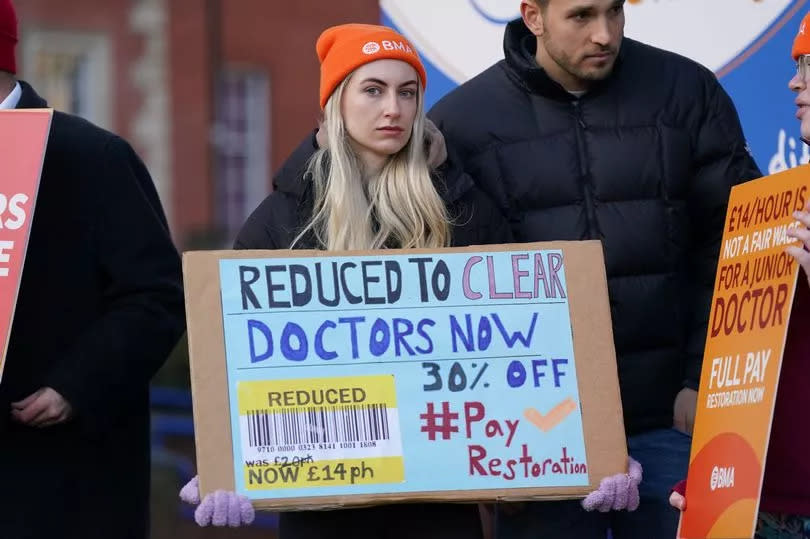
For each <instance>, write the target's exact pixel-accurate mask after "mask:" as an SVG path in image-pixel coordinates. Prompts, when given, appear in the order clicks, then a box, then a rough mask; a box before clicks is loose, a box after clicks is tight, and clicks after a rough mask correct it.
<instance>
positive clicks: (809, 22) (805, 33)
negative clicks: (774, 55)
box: [791, 13, 810, 60]
mask: <svg viewBox="0 0 810 539" xmlns="http://www.w3.org/2000/svg"><path fill="white" fill-rule="evenodd" d="M803 54H810V13H808V14H807V15H805V16H804V18H803V19H802V24H801V25H800V26H799V33H798V34H796V39H794V40H793V50H792V51H791V56H793V59H794V60H798V59H799V56H802V55H803Z"/></svg>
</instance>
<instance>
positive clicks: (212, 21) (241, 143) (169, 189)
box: [15, 0, 380, 249]
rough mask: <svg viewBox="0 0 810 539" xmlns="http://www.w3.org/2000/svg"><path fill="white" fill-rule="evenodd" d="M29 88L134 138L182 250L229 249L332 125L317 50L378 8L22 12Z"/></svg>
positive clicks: (163, 1)
mask: <svg viewBox="0 0 810 539" xmlns="http://www.w3.org/2000/svg"><path fill="white" fill-rule="evenodd" d="M15 5H16V7H17V11H18V15H19V18H20V33H21V40H20V45H19V49H18V56H19V64H20V66H19V67H20V77H21V78H23V79H25V80H28V81H29V82H31V83H32V84H34V86H35V87H36V88H37V89H38V90H39V92H40V93H41V94H43V97H45V98H46V99H47V100H48V101H49V103H50V105H51V106H53V107H55V108H58V109H62V110H65V111H69V112H74V113H76V114H79V115H81V116H84V117H85V118H88V119H89V120H91V121H93V122H95V123H97V124H99V125H101V126H102V127H105V128H108V129H110V130H112V131H114V132H116V133H119V134H121V135H122V136H124V137H125V138H127V139H128V140H129V141H130V142H132V144H133V145H134V146H135V148H136V150H137V151H138V153H139V154H140V155H141V156H142V157H143V159H144V161H145V162H146V164H147V166H148V167H149V170H150V171H151V173H152V176H153V178H154V180H155V183H156V184H157V186H158V191H159V193H160V196H161V198H162V200H163V203H164V206H165V208H166V212H167V214H168V216H169V220H170V222H171V227H172V232H173V234H174V237H175V240H176V242H177V244H178V246H179V247H180V248H181V249H188V248H201V247H227V246H229V245H230V243H231V241H232V239H233V236H234V234H235V233H236V231H237V230H238V228H239V226H240V225H241V224H242V222H243V221H244V219H245V218H246V217H247V215H248V214H249V213H250V212H251V211H252V210H253V208H254V207H255V206H256V205H257V204H258V203H259V201H261V199H262V198H263V197H264V196H265V195H266V194H267V193H268V192H269V191H270V189H271V177H272V173H273V171H274V170H275V169H276V168H277V167H278V166H279V165H280V164H281V163H282V162H283V161H284V159H285V158H286V156H287V155H288V154H289V153H290V152H291V151H292V150H293V149H294V148H295V146H296V145H297V144H298V143H299V142H300V141H301V140H302V138H303V137H304V136H305V135H306V134H307V132H309V131H310V130H311V129H312V128H313V126H314V125H315V122H316V120H317V117H318V112H319V111H318V104H317V93H318V62H317V58H316V56H315V40H316V39H317V36H318V34H319V33H320V32H321V30H323V29H324V28H325V27H327V26H330V25H333V24H338V23H343V22H372V23H374V22H378V21H379V20H380V13H379V2H378V0H340V1H339V2H323V1H318V0H72V1H70V2H64V1H60V0H15Z"/></svg>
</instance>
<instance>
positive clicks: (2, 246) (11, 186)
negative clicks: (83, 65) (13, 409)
mask: <svg viewBox="0 0 810 539" xmlns="http://www.w3.org/2000/svg"><path fill="white" fill-rule="evenodd" d="M52 115H53V111H52V110H51V109H31V110H3V111H0V163H2V167H1V168H0V380H2V376H3V367H4V366H5V360H6V352H7V351H8V340H9V335H10V334H11V324H12V321H13V320H14V306H15V305H16V303H17V291H18V290H19V287H20V278H21V277H22V270H23V262H24V261H25V251H26V248H27V247H28V236H29V234H30V231H31V220H32V218H33V214H34V204H35V203H36V198H37V191H38V189H39V178H40V174H41V173H42V163H43V160H44V158H45V148H46V146H47V144H48V134H49V133H50V129H51V117H52Z"/></svg>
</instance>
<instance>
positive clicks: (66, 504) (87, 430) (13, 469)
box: [0, 83, 185, 539]
mask: <svg viewBox="0 0 810 539" xmlns="http://www.w3.org/2000/svg"><path fill="white" fill-rule="evenodd" d="M21 85H22V88H23V94H22V98H21V100H20V103H19V105H18V107H17V108H43V107H47V104H46V103H45V101H44V100H43V99H41V98H40V97H39V96H38V95H37V94H36V93H35V92H34V90H33V89H32V88H31V87H30V86H28V85H27V84H25V83H21ZM31 226H32V229H31V236H30V240H29V244H28V251H27V254H26V258H25V266H24V270H23V274H22V281H21V286H20V292H19V296H18V300H17V307H16V313H15V316H14V322H13V326H12V331H11V337H10V341H9V350H8V357H7V362H6V368H5V373H4V375H3V379H2V382H0V484H2V488H0V537H2V538H3V539H23V538H25V539H55V538H60V539H96V538H99V539H101V538H103V539H110V538H116V539H136V538H137V539H144V538H145V537H146V536H147V530H148V525H149V518H148V494H149V477H150V465H149V453H150V447H149V400H148V395H149V393H148V389H149V380H150V378H151V377H152V375H153V374H154V373H155V372H156V371H157V370H158V368H159V367H160V366H161V364H162V363H163V362H164V361H165V359H166V357H167V356H168V354H169V352H170V351H171V349H172V347H173V346H174V345H175V343H176V342H177V340H178V338H179V337H180V335H181V333H182V331H183V329H184V323H185V318H184V309H183V292H182V275H181V267H180V258H179V256H178V253H177V251H176V249H175V248H174V246H173V245H172V241H171V238H170V236H169V230H168V227H167V224H166V219H165V217H164V215H163V211H162V209H161V206H160V202H159V200H158V196H157V192H156V191H155V188H154V185H153V184H152V180H151V178H150V177H149V174H148V172H147V170H146V168H145V167H144V165H143V164H142V163H141V161H140V159H138V157H137V156H136V154H135V152H134V151H133V150H132V148H130V146H129V145H128V144H127V143H126V142H125V141H123V140H122V139H120V138H119V137H117V136H115V135H113V134H111V133H108V132H106V131H104V130H102V129H100V128H98V127H96V126H94V125H92V124H90V123H89V122H86V121H84V120H82V119H80V118H76V117H73V116H69V115H67V114H63V113H60V112H55V113H54V115H53V121H52V123H51V131H50V138H49V141H48V146H47V151H46V153H45V160H44V166H43V170H42V176H41V181H40V187H39V194H38V197H37V203H36V207H35V209H34V216H33V221H32V224H31ZM42 387H51V388H53V389H55V390H56V391H57V392H59V393H60V394H61V395H62V396H63V397H64V398H65V399H66V400H67V401H68V402H69V403H70V404H71V405H72V407H73V412H74V417H73V419H72V420H70V421H68V422H67V423H64V424H61V425H57V426H53V427H45V428H32V427H27V426H22V425H20V424H19V423H16V422H14V421H12V420H11V417H10V411H11V405H10V403H11V402H14V401H18V400H21V399H23V398H25V397H27V396H28V395H30V394H32V393H33V392H35V391H37V390H38V389H40V388H42Z"/></svg>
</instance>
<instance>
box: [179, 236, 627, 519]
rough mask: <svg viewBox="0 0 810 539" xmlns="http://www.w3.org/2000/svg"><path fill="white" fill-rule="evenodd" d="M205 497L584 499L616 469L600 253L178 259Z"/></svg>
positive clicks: (283, 503)
mask: <svg viewBox="0 0 810 539" xmlns="http://www.w3.org/2000/svg"><path fill="white" fill-rule="evenodd" d="M184 273H185V282H186V307H187V313H188V330H189V352H190V357H191V374H192V392H193V398H194V419H195V426H196V428H195V431H196V442H197V464H198V471H199V474H200V484H201V491H202V492H203V493H205V492H210V491H212V490H216V489H227V490H235V491H237V492H239V493H241V494H244V495H246V496H248V497H249V498H250V499H251V500H253V501H254V503H255V505H256V506H257V507H263V508H272V509H282V510H284V509H301V508H326V507H337V506H350V505H365V504H379V503H386V502H396V501H408V500H421V501H439V500H452V501H478V500H498V499H515V500H517V499H543V498H566V497H581V496H583V495H585V494H586V493H588V492H590V491H591V490H593V489H594V488H596V487H597V486H598V484H599V482H600V481H601V479H602V478H604V477H605V476H607V475H612V474H615V473H622V472H624V471H625V470H626V462H627V461H626V459H627V453H626V447H625V434H624V426H623V420H622V413H621V404H620V399H619V388H618V377H617V372H616V360H615V352H614V347H613V341H612V332H611V324H610V311H609V306H608V298H607V283H606V279H605V270H604V263H603V260H602V250H601V245H600V244H599V243H598V242H581V243H573V242H560V243H546V244H543V243H537V244H521V245H508V246H488V247H476V248H463V249H442V250H436V251H421V250H385V251H369V252H362V253H329V254H328V255H326V254H325V253H323V252H315V251H219V252H195V253H186V254H185V256H184Z"/></svg>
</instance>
